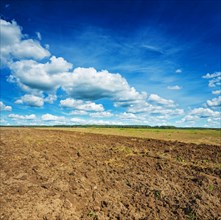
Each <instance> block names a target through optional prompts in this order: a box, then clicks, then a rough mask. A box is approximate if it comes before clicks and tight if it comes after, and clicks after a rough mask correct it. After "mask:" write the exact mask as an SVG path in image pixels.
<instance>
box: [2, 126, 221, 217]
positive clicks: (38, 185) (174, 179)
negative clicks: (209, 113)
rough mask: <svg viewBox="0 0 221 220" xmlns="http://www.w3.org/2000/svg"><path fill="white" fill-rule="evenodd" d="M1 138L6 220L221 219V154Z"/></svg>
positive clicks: (52, 136) (87, 139)
mask: <svg viewBox="0 0 221 220" xmlns="http://www.w3.org/2000/svg"><path fill="white" fill-rule="evenodd" d="M0 132H1V141H0V178H1V180H0V219H16V220H19V219H31V220H35V219H42V220H51V219H55V220H59V219H62V220H65V219H70V220H74V219H101V220H103V219H126V220H127V219H140V220H141V219H148V220H149V219H150V220H151V219H163V220H166V219H207V220H210V219H211V220H212V219H217V220H218V219H221V147H220V146H212V145H202V144H201V145H196V144H184V143H181V142H171V141H159V140H152V139H147V140H146V139H139V138H130V137H119V136H108V135H98V134H86V133H80V132H71V131H55V130H54V131H52V130H37V129H28V128H23V129H22V128H11V129H6V128H2V129H1V130H0Z"/></svg>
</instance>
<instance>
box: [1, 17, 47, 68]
mask: <svg viewBox="0 0 221 220" xmlns="http://www.w3.org/2000/svg"><path fill="white" fill-rule="evenodd" d="M0 29H1V32H0V38H1V48H0V54H1V55H0V60H1V63H2V64H7V63H8V62H10V61H12V60H13V59H24V58H32V59H36V60H40V59H43V58H45V57H48V56H50V52H49V51H48V50H47V49H45V48H43V47H42V46H41V45H40V43H39V42H38V41H36V40H33V39H26V35H23V34H22V31H21V27H20V26H18V25H17V23H16V22H15V21H12V22H8V21H5V20H3V19H0Z"/></svg>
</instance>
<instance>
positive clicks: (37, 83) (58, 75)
mask: <svg viewBox="0 0 221 220" xmlns="http://www.w3.org/2000/svg"><path fill="white" fill-rule="evenodd" d="M70 68H72V64H70V63H68V62H67V61H66V60H64V59H63V58H62V57H58V58H56V57H54V56H52V57H51V58H50V61H49V62H47V63H45V64H42V63H38V62H36V61H34V60H22V61H17V62H14V63H12V64H10V69H11V70H12V75H11V78H10V80H11V81H12V82H17V83H18V85H19V86H20V87H21V88H23V89H24V90H28V89H26V87H28V88H29V89H37V90H42V91H51V90H56V89H57V88H58V87H59V86H60V83H61V82H62V81H63V74H62V73H63V72H65V71H67V70H69V69H70ZM66 75H67V73H66V74H65V79H66V80H69V79H68V77H67V76H66Z"/></svg>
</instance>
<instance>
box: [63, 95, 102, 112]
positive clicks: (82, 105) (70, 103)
mask: <svg viewBox="0 0 221 220" xmlns="http://www.w3.org/2000/svg"><path fill="white" fill-rule="evenodd" d="M60 105H61V106H62V107H65V108H73V109H77V110H84V111H97V112H99V111H104V107H103V105H102V104H96V103H94V102H91V101H83V100H75V99H71V98H67V99H65V100H61V101H60Z"/></svg>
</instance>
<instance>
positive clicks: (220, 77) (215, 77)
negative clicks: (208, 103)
mask: <svg viewBox="0 0 221 220" xmlns="http://www.w3.org/2000/svg"><path fill="white" fill-rule="evenodd" d="M203 78H204V79H209V87H216V86H221V72H215V73H212V74H210V73H207V74H206V75H204V76H203Z"/></svg>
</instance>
